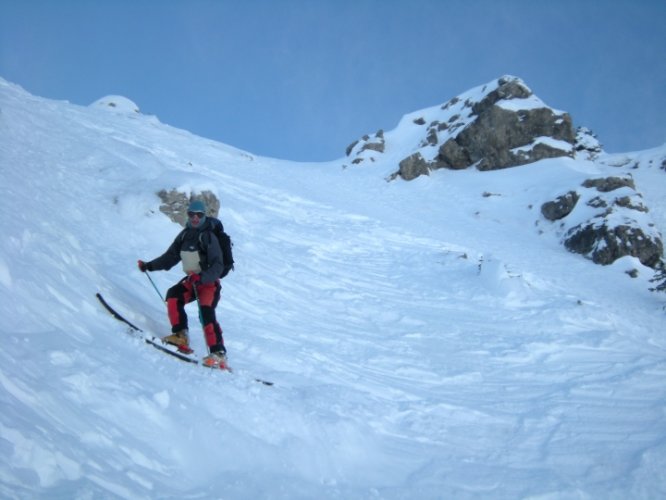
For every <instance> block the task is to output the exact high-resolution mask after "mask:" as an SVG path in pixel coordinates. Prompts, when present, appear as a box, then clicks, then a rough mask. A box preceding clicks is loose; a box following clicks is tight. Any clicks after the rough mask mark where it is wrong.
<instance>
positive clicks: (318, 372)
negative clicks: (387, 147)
mask: <svg viewBox="0 0 666 500" xmlns="http://www.w3.org/2000/svg"><path fill="white" fill-rule="evenodd" d="M395 133H398V132H397V130H396V131H394V134H395ZM394 153H395V152H394ZM408 154H409V151H405V152H404V156H407V155H408ZM393 156H394V157H398V156H399V155H398V153H395V154H394V155H393ZM663 156H664V147H662V148H657V149H656V150H652V151H648V152H640V153H629V154H627V155H624V156H623V157H622V158H620V157H613V158H606V161H605V162H597V163H591V162H585V161H575V160H572V159H557V160H548V161H542V162H539V163H536V164H532V165H527V166H524V167H519V168H513V169H507V170H501V171H491V172H477V171H475V170H473V169H472V170H465V171H446V170H440V171H436V172H433V173H432V175H431V176H429V177H420V178H418V179H416V180H414V181H412V182H404V181H400V180H396V181H393V182H386V181H385V180H384V178H385V177H386V175H387V174H389V173H391V172H394V171H395V170H396V165H395V164H393V163H390V164H389V163H377V164H375V165H369V164H368V165H365V164H364V165H362V166H358V167H351V166H350V167H346V168H343V164H344V161H343V160H340V161H337V162H330V163H326V164H303V163H293V162H288V161H279V160H274V159H270V158H261V157H257V156H254V155H252V154H250V153H247V152H243V151H239V150H237V149H235V148H233V147H230V146H227V145H224V144H220V143H216V142H213V141H210V140H206V139H202V138H200V137H196V136H194V135H192V134H190V133H188V132H186V131H183V130H178V129H174V128H172V127H169V126H167V125H164V124H161V123H160V122H159V121H158V120H157V119H156V118H154V117H146V116H143V115H140V114H138V113H108V112H106V110H105V109H100V108H99V107H98V106H91V107H78V106H73V105H71V104H69V103H66V102H56V101H51V100H46V99H42V98H38V97H35V96H31V95H29V94H27V93H26V92H24V91H23V90H22V89H20V88H18V87H16V86H14V85H13V84H11V83H8V82H6V81H4V80H0V176H1V177H0V183H1V189H2V196H1V197H0V207H1V212H2V226H1V227H2V234H3V237H2V239H0V312H1V313H2V318H3V321H2V323H1V325H0V331H1V334H2V339H3V349H2V350H0V406H1V407H2V411H1V412H0V497H2V498H20V499H24V498H68V499H70V498H80V499H83V498H132V499H136V498H228V499H258V498H271V499H298V498H302V499H312V498H338V499H356V498H358V499H366V498H378V499H435V498H458V499H460V498H659V497H661V498H663V497H664V496H666V383H665V381H666V337H665V334H664V332H666V328H664V327H665V326H666V321H665V313H664V310H663V307H664V304H665V297H666V296H665V295H664V294H663V293H655V292H650V291H649V288H650V287H651V286H653V285H652V284H651V283H650V281H649V280H650V278H652V271H651V270H650V269H648V268H645V267H643V266H641V265H640V263H639V262H638V261H637V260H636V259H632V258H624V259H621V260H619V261H617V262H616V263H615V264H613V265H611V266H607V267H602V266H598V265H595V264H593V263H592V262H591V261H589V260H587V259H585V258H583V257H582V256H580V255H575V254H572V253H568V252H567V251H566V250H565V249H564V247H563V246H562V245H561V242H560V239H561V229H560V228H558V225H557V224H553V223H550V222H548V221H546V220H545V219H543V217H542V216H541V214H540V210H539V209H540V206H541V204H542V203H543V202H545V201H549V200H551V199H554V198H555V197H557V196H558V195H560V194H563V193H565V192H567V191H568V190H569V189H571V187H572V186H577V185H580V183H581V182H582V181H583V180H584V179H586V178H588V177H591V176H600V175H605V174H606V173H609V172H612V173H614V174H617V173H627V172H631V173H632V174H633V176H634V179H635V181H636V184H637V189H638V190H639V191H640V192H643V193H644V195H645V200H646V204H647V205H648V206H650V208H651V209H652V211H651V213H650V214H651V216H652V217H653V219H654V221H655V224H656V227H657V228H658V229H659V230H660V231H661V232H662V234H663V233H664V230H666V219H665V217H664V214H666V206H664V199H666V197H664V192H665V190H664V185H665V184H664V179H665V175H666V173H665V172H664V171H663V170H662V169H661V168H660V165H659V164H658V163H656V162H654V161H652V158H657V157H659V158H661V157H663ZM624 158H627V159H628V161H624ZM637 162H638V164H639V165H638V167H637V168H635V167H636V164H637ZM172 188H175V189H178V190H181V191H184V192H200V191H202V190H211V191H213V192H214V193H215V194H216V195H217V196H218V197H219V199H220V201H221V211H220V217H221V219H222V220H223V222H224V224H225V228H226V229H227V231H228V232H229V233H230V235H231V236H232V238H233V241H234V256H235V260H236V270H235V271H234V272H233V273H231V274H230V275H229V276H228V277H227V278H225V279H224V281H223V288H224V290H223V298H222V301H221V303H220V305H219V306H218V309H217V312H218V318H219V320H220V322H221V325H222V327H223V329H224V334H225V339H226V344H227V347H228V350H229V356H230V364H231V365H232V366H233V367H234V369H235V373H233V374H228V373H224V372H214V371H211V370H206V369H204V368H201V367H197V366H192V365H188V364H185V363H182V362H180V361H178V360H176V359H175V358H170V357H168V356H166V355H164V354H162V353H160V352H159V351H157V350H155V349H152V348H151V347H150V346H148V345H146V344H144V343H143V342H142V341H141V340H140V339H137V338H135V337H133V336H131V335H130V334H129V332H128V329H127V328H126V327H125V326H124V325H123V324H122V323H120V322H118V321H116V320H115V319H113V318H112V317H111V316H110V315H109V314H108V313H107V312H106V311H105V310H104V309H103V308H102V307H101V306H100V304H99V303H98V302H97V300H96V298H95V294H96V293H97V292H101V293H102V294H103V295H104V297H105V298H106V299H107V300H108V301H109V303H111V304H112V305H113V306H114V307H115V308H116V309H117V310H118V311H119V312H120V313H121V314H124V315H125V316H126V317H127V318H128V319H129V320H130V321H132V322H133V323H135V324H137V325H138V326H140V327H141V328H143V329H144V330H147V331H149V332H152V333H154V334H156V335H163V334H165V333H167V332H168V330H169V329H168V324H167V319H166V314H165V308H164V305H163V303H162V302H161V299H160V298H159V297H158V295H157V293H156V292H155V290H154V289H153V287H152V286H151V284H150V282H149V281H148V279H147V277H146V276H145V275H143V274H142V273H140V272H139V271H138V269H137V266H136V261H137V259H144V260H146V259H151V258H154V257H156V256H157V255H159V254H161V253H162V252H163V251H164V250H165V249H166V248H167V246H168V245H169V244H170V243H171V241H172V240H173V238H174V237H175V236H176V234H177V233H178V231H179V227H178V226H177V225H176V224H174V223H172V222H171V221H170V220H169V219H168V218H167V217H166V216H164V215H163V214H162V213H161V212H160V211H159V205H160V200H159V199H158V197H157V196H156V194H155V193H156V192H157V191H159V190H160V189H172ZM631 270H636V271H637V272H638V276H637V277H636V278H630V277H629V276H628V274H627V272H629V271H631ZM151 277H152V278H153V280H154V281H155V283H156V285H157V286H158V288H159V289H160V291H161V292H162V293H163V292H164V291H165V290H166V289H167V288H168V287H169V286H170V285H171V284H173V283H174V282H176V281H177V280H178V279H179V278H180V277H181V272H180V271H179V270H178V268H174V269H172V270H171V271H169V272H160V273H152V274H151ZM188 312H189V313H190V328H191V331H192V341H193V346H194V348H195V349H196V350H197V351H198V352H199V353H203V352H204V350H205V346H204V341H203V337H202V335H201V331H200V327H199V325H198V320H197V311H196V305H194V304H192V305H190V306H188ZM257 377H258V378H262V379H268V380H270V381H273V382H274V383H275V385H274V386H272V387H268V386H264V385H262V384H258V383H256V382H255V381H254V379H255V378H257Z"/></svg>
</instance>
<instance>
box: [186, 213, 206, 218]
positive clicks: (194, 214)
mask: <svg viewBox="0 0 666 500" xmlns="http://www.w3.org/2000/svg"><path fill="white" fill-rule="evenodd" d="M187 216H188V217H189V218H190V219H194V217H195V216H196V217H197V218H199V219H203V217H204V213H203V212H187Z"/></svg>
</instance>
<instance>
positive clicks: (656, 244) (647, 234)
mask: <svg viewBox="0 0 666 500" xmlns="http://www.w3.org/2000/svg"><path fill="white" fill-rule="evenodd" d="M588 212H589V213H590V215H589V216H587V217H582V218H583V221H582V222H577V223H573V225H571V226H569V220H568V219H569V218H571V220H576V221H579V220H580V219H581V217H580V214H582V213H588ZM647 213H648V208H647V207H646V206H645V205H644V204H643V202H642V196H641V195H640V193H638V192H637V191H636V187H635V185H634V182H633V179H631V177H603V178H596V179H588V180H586V181H585V182H583V184H582V185H581V186H580V188H578V189H577V190H576V191H569V192H568V193H566V194H564V195H561V196H559V197H558V198H556V199H555V200H553V201H549V202H546V203H544V204H543V205H542V206H541V214H542V215H543V216H544V217H545V218H546V219H548V220H550V221H553V222H555V221H562V222H561V224H562V227H563V228H564V229H565V233H564V237H563V243H564V245H565V246H566V248H567V249H569V250H570V251H572V252H575V253H579V254H582V255H584V256H586V257H588V258H590V259H592V261H594V262H595V263H597V264H603V265H607V264H612V263H613V262H615V261H616V260H617V259H619V258H620V257H624V256H627V255H629V256H632V257H636V258H637V259H639V260H640V261H641V263H642V264H643V265H645V266H648V267H652V268H654V269H656V268H658V267H659V266H660V265H661V263H662V255H663V252H664V248H663V244H662V241H661V237H660V235H659V232H658V231H657V230H656V229H655V227H654V224H652V222H651V221H650V220H649V218H647V217H646V214H647Z"/></svg>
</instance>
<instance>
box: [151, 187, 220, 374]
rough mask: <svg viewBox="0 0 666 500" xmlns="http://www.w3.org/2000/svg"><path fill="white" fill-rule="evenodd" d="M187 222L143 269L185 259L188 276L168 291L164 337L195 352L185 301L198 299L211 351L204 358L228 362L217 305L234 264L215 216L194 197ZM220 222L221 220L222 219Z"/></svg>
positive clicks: (215, 362) (208, 362) (213, 364)
mask: <svg viewBox="0 0 666 500" xmlns="http://www.w3.org/2000/svg"><path fill="white" fill-rule="evenodd" d="M187 217H188V220H187V224H186V227H185V229H183V230H182V231H181V232H180V233H179V234H178V236H176V238H175V239H174V241H173V243H172V244H171V245H170V246H169V248H168V249H167V251H166V252H164V254H162V255H161V256H159V257H157V258H156V259H153V260H151V261H149V262H144V261H143V260H139V261H138V265H139V270H140V271H141V272H146V271H168V270H169V269H171V268H172V267H173V266H175V265H176V264H177V263H178V262H182V266H183V271H185V274H186V275H187V276H185V277H184V278H183V279H182V280H180V281H179V282H178V283H176V284H175V285H174V286H172V287H171V288H169V290H168V291H167V295H166V303H167V312H168V316H169V322H170V323H171V332H172V333H171V335H167V336H166V337H164V338H163V339H162V340H163V341H164V342H166V343H168V344H172V345H175V346H177V347H178V349H179V350H181V351H184V352H191V349H190V346H189V336H188V328H187V314H186V313H185V304H188V303H190V302H192V301H194V300H198V302H199V307H200V316H201V322H202V324H203V331H204V338H205V340H206V345H207V346H208V350H209V352H210V354H209V355H208V356H206V357H204V358H203V360H202V361H203V364H204V365H206V366H209V367H217V366H220V367H224V366H226V359H227V358H226V352H227V350H226V348H225V347H224V339H223V337H222V329H221V328H220V325H219V324H218V322H217V319H216V317H215V307H216V306H217V303H218V302H219V300H220V291H221V289H222V287H221V285H220V278H222V277H224V276H226V274H227V273H228V272H229V270H230V269H231V268H232V266H231V264H229V263H227V264H226V265H225V262H224V259H223V258H222V250H221V249H220V243H219V241H218V239H217V238H216V237H215V235H214V234H213V231H212V229H213V228H212V221H213V220H214V219H212V218H210V220H209V218H208V217H206V205H205V204H204V202H203V201H200V200H194V201H192V202H191V203H190V205H189V207H188V209H187ZM218 224H219V222H218Z"/></svg>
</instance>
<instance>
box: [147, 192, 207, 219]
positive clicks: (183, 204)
mask: <svg viewBox="0 0 666 500" xmlns="http://www.w3.org/2000/svg"><path fill="white" fill-rule="evenodd" d="M157 196H159V197H160V200H162V204H161V205H160V212H162V213H163V214H165V215H166V216H167V217H169V219H171V220H172V221H174V222H177V223H178V224H180V225H181V226H185V223H186V222H187V207H188V206H189V204H190V202H191V201H192V200H195V199H197V200H203V201H204V203H205V204H206V215H210V216H213V217H217V215H218V213H219V211H220V202H219V200H218V199H217V197H216V196H215V194H213V193H212V192H211V191H203V192H201V193H199V194H195V193H190V194H186V193H182V192H180V191H177V190H175V189H172V190H170V191H167V190H165V189H163V190H161V191H159V192H158V193H157Z"/></svg>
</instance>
